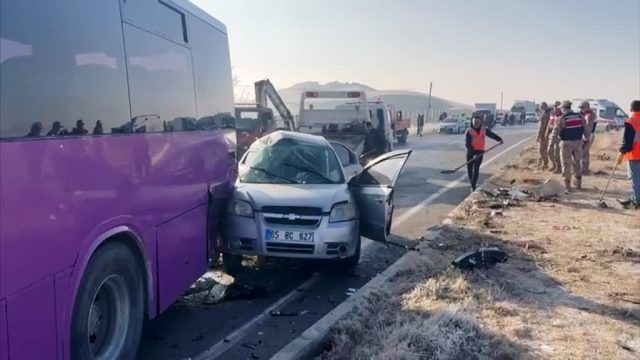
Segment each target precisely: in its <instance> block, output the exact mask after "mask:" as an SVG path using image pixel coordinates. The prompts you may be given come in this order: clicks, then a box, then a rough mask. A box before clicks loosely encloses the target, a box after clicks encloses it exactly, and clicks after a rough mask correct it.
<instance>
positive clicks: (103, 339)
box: [71, 242, 146, 359]
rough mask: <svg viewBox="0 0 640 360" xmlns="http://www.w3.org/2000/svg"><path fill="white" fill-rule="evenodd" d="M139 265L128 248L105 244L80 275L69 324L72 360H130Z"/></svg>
mask: <svg viewBox="0 0 640 360" xmlns="http://www.w3.org/2000/svg"><path fill="white" fill-rule="evenodd" d="M143 271H144V267H142V265H141V264H139V263H138V260H137V258H136V256H135V255H134V254H133V253H132V252H131V250H129V248H128V247H127V246H126V245H125V244H122V243H119V242H109V243H106V244H104V245H102V246H101V247H99V248H98V250H97V251H96V252H95V253H94V254H93V256H92V257H91V260H89V264H88V265H87V268H86V269H85V272H84V274H83V275H82V280H81V282H80V288H79V289H78V293H77V295H76V300H75V305H74V308H73V317H72V322H71V358H72V359H94V358H104V359H135V358H136V354H137V352H138V345H139V343H140V336H141V334H142V323H143V320H144V309H145V304H144V302H145V298H146V297H145V294H144V277H143Z"/></svg>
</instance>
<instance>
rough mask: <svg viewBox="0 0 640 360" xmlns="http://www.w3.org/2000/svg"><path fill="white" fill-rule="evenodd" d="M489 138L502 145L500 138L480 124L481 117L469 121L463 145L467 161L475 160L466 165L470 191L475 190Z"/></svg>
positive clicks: (476, 116) (477, 116)
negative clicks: (465, 148)
mask: <svg viewBox="0 0 640 360" xmlns="http://www.w3.org/2000/svg"><path fill="white" fill-rule="evenodd" d="M487 136H488V137H490V138H492V139H493V140H495V141H498V142H499V143H500V144H502V143H503V141H502V138H501V137H500V136H498V135H496V134H495V133H494V132H493V131H491V130H489V129H487V128H486V127H485V126H484V124H483V123H482V117H480V116H479V115H475V116H474V117H473V120H472V121H471V127H470V128H469V129H467V133H466V134H465V138H466V139H465V144H466V147H467V161H470V160H472V159H475V161H471V162H469V163H468V164H467V173H468V175H469V182H470V183H471V191H472V192H473V191H475V190H476V185H477V184H478V177H479V176H480V165H482V157H483V154H484V152H485V142H486V138H487Z"/></svg>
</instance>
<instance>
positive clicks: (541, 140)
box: [536, 101, 550, 170]
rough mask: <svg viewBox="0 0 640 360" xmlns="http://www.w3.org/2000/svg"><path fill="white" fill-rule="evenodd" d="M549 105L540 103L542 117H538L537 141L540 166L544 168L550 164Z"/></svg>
mask: <svg viewBox="0 0 640 360" xmlns="http://www.w3.org/2000/svg"><path fill="white" fill-rule="evenodd" d="M549 115H550V114H549V105H547V103H546V102H544V101H543V102H542V103H541V104H540V118H539V119H538V136H537V137H536V141H537V142H538V154H539V157H538V166H540V167H541V168H542V170H546V169H547V167H548V166H549V156H548V154H549V153H548V151H549V132H548V131H547V128H548V127H549Z"/></svg>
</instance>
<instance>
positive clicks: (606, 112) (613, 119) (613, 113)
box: [571, 99, 629, 131]
mask: <svg viewBox="0 0 640 360" xmlns="http://www.w3.org/2000/svg"><path fill="white" fill-rule="evenodd" d="M583 101H587V102H588V103H589V106H590V107H591V110H593V111H594V112H595V113H596V116H597V118H596V124H599V126H604V129H605V130H606V131H610V130H615V129H620V128H623V127H624V123H625V121H627V118H628V117H629V115H627V113H626V112H624V111H623V110H622V109H621V108H620V107H619V106H618V105H617V104H616V103H614V102H613V101H609V100H607V99H597V100H595V99H573V100H571V107H572V108H573V111H575V112H579V111H580V104H581V103H582V102H583Z"/></svg>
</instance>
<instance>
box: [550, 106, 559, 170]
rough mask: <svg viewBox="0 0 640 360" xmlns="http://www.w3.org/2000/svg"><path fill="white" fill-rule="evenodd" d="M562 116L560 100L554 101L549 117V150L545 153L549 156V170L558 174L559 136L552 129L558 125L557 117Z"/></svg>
mask: <svg viewBox="0 0 640 360" xmlns="http://www.w3.org/2000/svg"><path fill="white" fill-rule="evenodd" d="M560 116H562V111H561V110H560V101H556V102H555V104H554V105H553V111H552V113H551V116H550V117H549V127H548V130H547V131H548V133H549V151H547V154H548V156H549V161H550V162H551V168H550V169H549V171H551V172H553V173H556V174H560V169H561V168H562V165H561V164H560V138H559V137H558V134H557V133H556V132H554V131H553V130H554V129H555V128H556V126H557V125H558V119H559V118H560Z"/></svg>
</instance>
